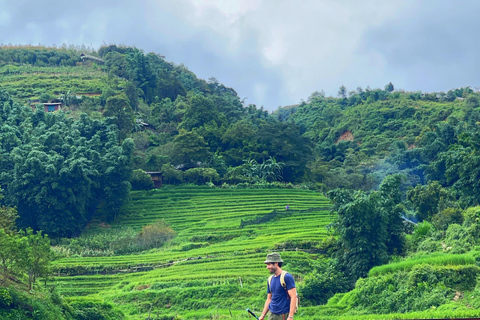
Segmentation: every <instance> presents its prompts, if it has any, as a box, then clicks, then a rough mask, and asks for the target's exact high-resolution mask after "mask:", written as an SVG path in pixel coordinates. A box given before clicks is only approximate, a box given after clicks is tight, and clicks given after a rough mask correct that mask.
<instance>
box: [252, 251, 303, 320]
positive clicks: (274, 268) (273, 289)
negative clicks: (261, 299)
mask: <svg viewBox="0 0 480 320" xmlns="http://www.w3.org/2000/svg"><path fill="white" fill-rule="evenodd" d="M265 264H266V265H267V269H268V270H269V271H270V273H272V274H273V277H271V279H270V278H269V281H268V282H270V283H268V285H267V300H266V301H265V306H264V308H263V312H262V315H261V316H260V318H259V319H260V320H263V319H265V316H266V315H267V313H268V311H270V314H269V315H268V320H292V319H293V314H294V313H295V309H296V306H297V289H296V288H295V280H293V277H292V275H291V274H289V273H285V275H284V281H285V287H286V288H284V287H283V286H282V283H281V281H280V279H281V277H282V272H284V271H283V270H282V264H283V260H282V258H281V257H280V255H279V254H278V253H276V252H274V253H270V254H268V255H267V259H266V260H265Z"/></svg>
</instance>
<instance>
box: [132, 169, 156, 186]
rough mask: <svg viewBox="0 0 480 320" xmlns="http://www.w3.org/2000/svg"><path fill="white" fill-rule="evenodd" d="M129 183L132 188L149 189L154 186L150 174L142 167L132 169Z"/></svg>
mask: <svg viewBox="0 0 480 320" xmlns="http://www.w3.org/2000/svg"><path fill="white" fill-rule="evenodd" d="M130 184H131V185H132V189H133V190H150V189H153V188H154V186H155V185H154V184H153V181H152V178H151V177H150V175H149V174H148V173H146V172H145V171H143V170H142V169H136V170H133V173H132V178H131V179H130Z"/></svg>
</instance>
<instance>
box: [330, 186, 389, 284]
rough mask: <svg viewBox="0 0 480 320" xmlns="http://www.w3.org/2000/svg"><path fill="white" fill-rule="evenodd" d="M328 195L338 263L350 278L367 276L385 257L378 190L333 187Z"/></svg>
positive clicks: (384, 240) (385, 237)
mask: <svg viewBox="0 0 480 320" xmlns="http://www.w3.org/2000/svg"><path fill="white" fill-rule="evenodd" d="M328 195H329V197H330V198H331V199H332V201H333V204H334V208H335V211H337V214H338V220H337V222H336V224H335V226H336V229H335V232H336V233H337V234H338V237H339V244H340V249H339V261H340V264H341V265H342V266H343V268H344V270H345V273H346V274H347V275H348V276H349V277H350V278H351V280H353V281H354V280H356V279H358V278H359V277H366V276H367V274H368V271H369V270H370V269H371V268H372V267H374V266H377V265H380V264H383V263H384V262H385V261H386V260H387V257H388V255H387V245H386V241H387V237H388V234H387V225H386V221H385V218H384V211H383V210H382V207H381V205H380V204H381V201H380V197H379V194H378V193H377V192H374V193H372V194H370V195H368V194H366V193H365V192H362V191H355V192H353V193H351V194H348V193H347V194H346V193H345V191H341V190H338V189H336V190H332V191H330V192H329V193H328ZM342 203H343V204H342Z"/></svg>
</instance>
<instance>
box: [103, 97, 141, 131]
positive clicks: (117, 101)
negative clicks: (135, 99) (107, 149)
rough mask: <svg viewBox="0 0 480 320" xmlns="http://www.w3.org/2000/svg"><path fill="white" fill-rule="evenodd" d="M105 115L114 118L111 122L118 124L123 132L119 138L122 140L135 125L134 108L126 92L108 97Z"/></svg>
mask: <svg viewBox="0 0 480 320" xmlns="http://www.w3.org/2000/svg"><path fill="white" fill-rule="evenodd" d="M103 115H104V116H105V117H111V118H112V122H111V123H114V124H116V125H117V127H118V129H119V130H120V133H121V134H120V137H119V138H120V139H121V140H123V139H124V138H125V137H126V136H127V134H129V133H130V132H131V131H132V129H133V127H134V115H133V110H132V107H131V106H130V103H129V102H128V98H127V96H126V95H125V94H124V93H122V94H120V95H117V96H113V97H110V98H108V99H107V103H106V105H105V111H104V112H103Z"/></svg>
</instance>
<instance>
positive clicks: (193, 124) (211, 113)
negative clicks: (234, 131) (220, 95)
mask: <svg viewBox="0 0 480 320" xmlns="http://www.w3.org/2000/svg"><path fill="white" fill-rule="evenodd" d="M224 122H226V118H225V115H223V114H222V113H220V112H218V109H217V106H216V105H215V104H213V102H212V100H210V99H209V98H206V97H204V96H202V95H198V94H197V95H194V96H192V97H191V98H190V100H189V103H188V107H187V109H186V110H185V114H184V115H183V121H182V123H181V124H180V127H181V128H184V129H187V130H192V129H193V128H199V127H202V126H205V125H206V124H211V123H215V124H216V125H217V126H220V125H221V124H222V123H224Z"/></svg>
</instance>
